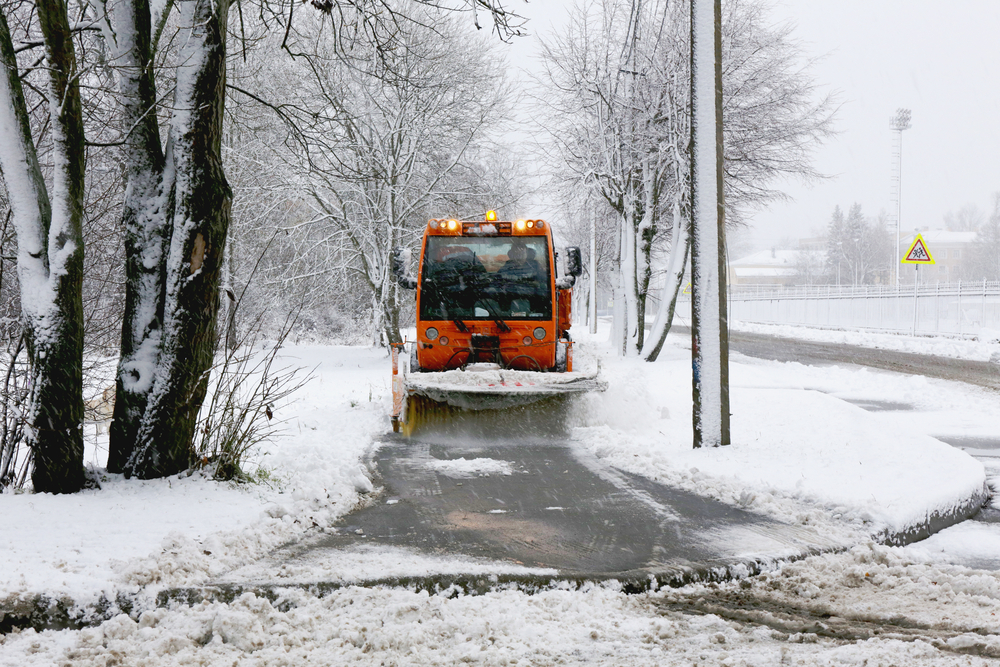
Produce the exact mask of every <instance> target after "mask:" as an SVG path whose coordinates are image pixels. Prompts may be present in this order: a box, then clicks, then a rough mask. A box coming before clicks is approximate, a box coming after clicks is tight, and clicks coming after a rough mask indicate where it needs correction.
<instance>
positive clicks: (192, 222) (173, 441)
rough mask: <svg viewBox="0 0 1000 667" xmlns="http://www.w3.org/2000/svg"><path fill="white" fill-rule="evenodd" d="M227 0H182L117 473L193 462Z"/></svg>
mask: <svg viewBox="0 0 1000 667" xmlns="http://www.w3.org/2000/svg"><path fill="white" fill-rule="evenodd" d="M228 12H229V3H228V0H188V1H187V2H185V3H184V5H183V7H182V9H181V24H182V26H184V28H185V32H186V33H187V40H186V44H185V46H184V48H182V50H181V53H180V55H179V60H180V62H181V63H182V64H181V65H180V66H179V67H178V72H177V90H176V94H175V100H174V101H175V111H174V117H173V120H172V126H171V136H170V141H169V142H168V156H167V161H168V164H172V167H173V171H174V174H175V186H174V187H175V194H174V212H173V219H172V222H173V224H172V236H171V240H170V246H169V251H168V254H167V260H166V297H165V302H164V318H163V333H162V338H161V343H160V357H159V364H158V368H157V375H156V378H155V380H154V383H153V387H152V391H151V392H150V395H149V403H148V405H147V408H146V412H145V414H144V415H143V418H142V421H141V424H140V426H139V433H138V437H137V441H136V448H135V451H134V452H133V453H132V455H131V457H130V459H129V461H128V463H127V464H126V467H125V474H126V475H136V476H137V477H140V478H144V479H147V478H151V477H163V476H166V475H171V474H174V473H177V472H180V471H182V470H185V469H186V468H188V467H189V466H190V465H191V463H192V462H193V458H194V456H193V454H194V452H193V446H194V444H193V443H194V431H195V426H196V423H197V417H198V411H199V409H200V408H201V404H202V402H203V401H204V398H205V393H206V391H207V388H208V373H209V370H210V368H211V366H212V359H213V356H214V352H215V340H216V322H217V317H218V311H219V278H220V274H221V269H222V261H223V256H224V250H225V243H226V235H227V233H228V229H229V219H230V207H231V203H232V193H231V191H230V189H229V185H228V183H227V182H226V178H225V173H224V171H223V168H222V155H221V144H222V113H223V105H224V100H225V54H226V22H227V16H228Z"/></svg>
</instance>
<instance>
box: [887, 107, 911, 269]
mask: <svg viewBox="0 0 1000 667" xmlns="http://www.w3.org/2000/svg"><path fill="white" fill-rule="evenodd" d="M910 115H911V114H910V110H909V109H896V114H895V115H894V116H893V117H892V118H891V119H890V120H889V126H890V127H891V128H892V131H893V132H894V133H895V134H894V135H893V138H892V139H893V140H892V182H891V188H890V190H891V195H892V203H893V204H894V206H893V209H894V211H895V213H896V252H895V262H893V265H892V271H890V275H895V276H896V285H899V260H900V257H899V218H900V200H901V199H902V194H903V130H908V129H910Z"/></svg>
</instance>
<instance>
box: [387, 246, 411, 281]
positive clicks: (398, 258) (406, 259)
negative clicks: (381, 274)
mask: <svg viewBox="0 0 1000 667" xmlns="http://www.w3.org/2000/svg"><path fill="white" fill-rule="evenodd" d="M391 268H392V275H393V277H394V278H395V279H396V282H397V283H399V286H400V287H402V288H404V289H416V288H417V279H416V278H414V277H413V276H411V275H410V249H409V248H393V249H392V259H391Z"/></svg>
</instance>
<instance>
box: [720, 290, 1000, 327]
mask: <svg viewBox="0 0 1000 667" xmlns="http://www.w3.org/2000/svg"><path fill="white" fill-rule="evenodd" d="M729 317H730V319H732V320H742V321H746V322H767V323H774V324H800V325H805V326H825V327H850V328H856V329H872V330H880V331H898V332H906V333H911V334H918V333H919V334H939V333H940V334H951V335H959V336H972V335H978V334H979V333H980V332H981V330H982V329H995V330H1000V281H986V280H983V281H977V282H965V281H961V282H957V283H931V284H927V283H925V284H918V285H901V286H898V287H896V286H884V285H797V286H793V287H786V286H782V285H731V286H730V287H729Z"/></svg>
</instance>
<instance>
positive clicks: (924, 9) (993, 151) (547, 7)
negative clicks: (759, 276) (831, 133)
mask: <svg viewBox="0 0 1000 667" xmlns="http://www.w3.org/2000/svg"><path fill="white" fill-rule="evenodd" d="M771 1H772V10H771V16H772V21H773V22H774V23H784V22H791V23H792V24H793V25H794V26H795V33H794V34H795V35H796V37H797V38H798V39H799V40H800V41H801V43H802V47H803V49H804V51H805V52H806V53H807V54H808V55H809V56H814V57H818V58H820V61H819V62H817V63H816V64H815V65H814V66H813V74H814V78H815V80H816V82H817V83H818V84H819V85H820V87H821V89H822V90H823V91H832V92H835V93H836V94H837V96H838V99H839V100H840V103H841V107H840V110H839V112H838V116H837V118H838V120H837V129H838V130H839V132H840V134H839V135H838V136H837V137H835V138H833V139H831V140H830V141H829V142H828V143H827V144H826V145H825V146H823V147H821V148H820V149H819V150H818V151H817V153H816V161H815V164H816V166H817V168H818V169H819V170H820V171H822V172H823V173H826V174H829V175H830V176H831V178H830V179H829V180H825V181H823V182H820V183H817V184H814V185H812V186H803V185H802V184H800V183H796V182H790V183H785V184H783V186H782V189H784V190H785V191H786V192H787V193H788V194H789V195H790V196H791V197H792V198H793V201H791V202H789V203H783V204H775V205H773V206H771V207H770V209H768V210H766V211H763V212H761V213H759V214H757V215H756V216H755V217H754V219H753V226H754V230H753V240H754V242H755V243H756V244H757V245H758V246H760V247H769V246H771V245H772V244H775V243H777V242H778V241H779V240H780V239H782V238H783V237H807V236H812V235H814V234H821V233H822V231H823V228H824V226H825V224H826V222H827V221H828V220H829V218H830V215H831V213H832V211H833V207H834V206H836V205H838V204H839V205H840V206H841V207H842V208H844V209H847V208H848V207H850V206H851V204H852V203H854V202H857V203H859V204H861V207H862V210H863V211H864V212H865V214H867V215H871V216H875V215H877V214H878V213H879V212H880V211H881V210H883V209H885V210H888V209H889V208H890V173H891V167H892V131H891V130H890V127H889V119H890V117H891V116H892V115H893V114H894V112H895V111H896V109H897V108H900V107H905V108H909V109H911V110H912V112H913V119H912V127H911V129H909V130H906V131H905V132H904V133H903V190H902V215H901V220H902V227H903V229H904V231H912V229H914V228H916V227H920V228H923V227H929V228H940V227H943V226H944V222H943V218H944V215H945V214H946V213H947V212H949V211H957V210H958V209H959V208H960V207H962V206H963V205H965V204H969V203H972V204H976V205H977V206H978V207H979V208H980V209H981V210H982V211H983V212H984V213H988V212H989V211H990V209H991V208H992V203H991V198H992V194H993V193H994V192H1000V0H949V1H948V2H944V1H942V0H771ZM569 5H570V2H569V1H568V0H534V2H532V3H530V4H528V5H520V6H519V9H520V10H521V11H522V13H523V14H524V15H526V16H528V17H529V18H531V19H533V21H532V22H531V24H530V28H531V29H532V31H533V32H534V33H535V34H537V35H540V36H542V37H543V38H544V36H545V34H546V32H547V31H548V30H549V29H550V28H549V26H550V25H551V24H553V23H554V24H558V22H559V19H560V16H561V15H562V14H564V13H565V7H567V6H569ZM530 41H531V42H534V41H535V40H534V39H532V40H530ZM516 50H517V51H519V52H526V51H531V50H533V49H525V48H521V47H519V48H517V49H516ZM514 60H515V62H518V63H523V62H524V59H523V58H515V59H514Z"/></svg>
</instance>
